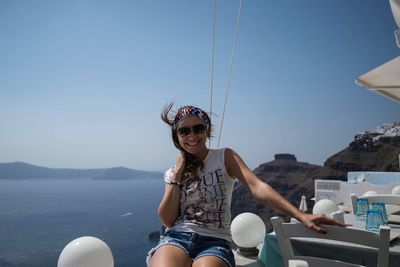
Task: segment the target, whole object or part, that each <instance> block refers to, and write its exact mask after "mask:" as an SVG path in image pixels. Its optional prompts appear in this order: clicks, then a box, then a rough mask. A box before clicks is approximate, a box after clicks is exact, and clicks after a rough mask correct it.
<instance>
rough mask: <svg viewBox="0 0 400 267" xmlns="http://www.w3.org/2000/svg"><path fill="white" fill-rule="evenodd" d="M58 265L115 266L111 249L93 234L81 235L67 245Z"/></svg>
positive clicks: (62, 266)
mask: <svg viewBox="0 0 400 267" xmlns="http://www.w3.org/2000/svg"><path fill="white" fill-rule="evenodd" d="M57 267H114V258H113V255H112V253H111V249H110V248H109V247H108V245H107V244H106V243H104V242H103V241H102V240H100V239H98V238H96V237H92V236H82V237H79V238H77V239H75V240H73V241H71V242H70V243H68V245H66V246H65V248H64V249H63V251H62V252H61V254H60V257H59V258H58V263H57Z"/></svg>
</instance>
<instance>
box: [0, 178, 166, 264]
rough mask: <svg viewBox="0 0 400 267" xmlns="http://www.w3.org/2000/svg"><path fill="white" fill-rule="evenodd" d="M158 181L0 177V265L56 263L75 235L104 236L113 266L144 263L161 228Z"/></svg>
mask: <svg viewBox="0 0 400 267" xmlns="http://www.w3.org/2000/svg"><path fill="white" fill-rule="evenodd" d="M162 190H163V182H162V179H161V178H160V180H158V179H155V180H150V179H148V180H145V179H139V180H131V181H95V180H19V181H15V180H0V266H1V267H11V266H12V267H16V266H18V267H55V266H57V260H58V256H59V255H60V253H61V251H62V249H63V248H64V247H65V245H66V244H68V243H69V242H70V241H72V240H73V239H75V238H77V237H80V236H85V235H91V236H95V237H98V238H100V239H102V240H104V241H105V242H106V243H107V244H108V245H109V246H110V248H111V250H112V252H113V255H114V262H115V267H128V266H130V267H142V266H143V267H144V266H146V264H145V257H146V254H147V251H148V250H149V249H150V248H151V247H152V246H154V242H153V241H150V240H149V239H148V234H149V233H150V232H152V231H155V230H160V223H159V220H158V218H157V212H156V211H157V207H158V204H159V201H160V199H161V197H162Z"/></svg>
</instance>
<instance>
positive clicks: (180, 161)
mask: <svg viewBox="0 0 400 267" xmlns="http://www.w3.org/2000/svg"><path fill="white" fill-rule="evenodd" d="M185 165H186V163H185V154H184V152H183V151H181V152H180V153H179V155H178V156H177V157H176V163H175V169H174V174H173V176H174V177H173V178H174V181H177V182H182V179H183V177H182V174H183V171H184V170H185Z"/></svg>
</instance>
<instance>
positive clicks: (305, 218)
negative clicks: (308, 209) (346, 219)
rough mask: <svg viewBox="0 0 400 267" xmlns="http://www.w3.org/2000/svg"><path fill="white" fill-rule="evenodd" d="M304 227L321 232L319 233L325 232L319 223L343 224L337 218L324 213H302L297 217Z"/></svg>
mask: <svg viewBox="0 0 400 267" xmlns="http://www.w3.org/2000/svg"><path fill="white" fill-rule="evenodd" d="M298 219H299V220H300V221H301V222H302V223H303V224H304V225H305V226H306V227H308V228H310V229H312V230H314V231H316V232H318V233H321V234H326V229H325V228H323V227H321V226H320V225H321V224H330V225H336V226H342V227H344V226H345V225H344V224H343V223H341V222H339V221H338V220H335V219H332V218H330V217H328V216H326V215H325V214H307V213H303V214H302V215H301V216H300V217H299V218H298Z"/></svg>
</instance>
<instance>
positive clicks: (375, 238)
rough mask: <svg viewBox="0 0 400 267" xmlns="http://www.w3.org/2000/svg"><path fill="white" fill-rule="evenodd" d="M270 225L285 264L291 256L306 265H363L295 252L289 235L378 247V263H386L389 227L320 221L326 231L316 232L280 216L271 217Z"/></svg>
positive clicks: (379, 264) (383, 265)
mask: <svg viewBox="0 0 400 267" xmlns="http://www.w3.org/2000/svg"><path fill="white" fill-rule="evenodd" d="M271 221H272V225H273V228H274V231H275V234H276V238H277V240H278V244H279V248H280V250H281V254H282V259H283V262H284V264H285V266H286V267H288V262H289V260H291V259H297V260H305V261H307V262H308V264H309V266H310V267H312V266H323V267H330V266H335V267H338V266H346V267H350V266H363V265H357V264H352V263H348V262H342V261H338V260H331V259H323V258H316V257H306V256H295V255H294V252H293V247H292V244H291V241H290V238H292V237H304V238H313V239H314V238H317V239H328V240H335V241H341V242H347V243H353V244H358V245H363V246H367V247H372V248H376V249H378V265H377V266H378V267H387V266H388V265H389V238H390V228H389V227H387V226H381V229H380V232H377V233H375V232H370V231H366V230H362V229H355V228H347V227H338V226H332V225H324V228H325V229H326V230H327V232H328V233H327V234H319V233H317V232H315V231H313V230H311V229H309V228H307V227H305V226H304V225H303V224H301V223H284V222H283V219H282V218H281V217H273V218H272V219H271Z"/></svg>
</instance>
